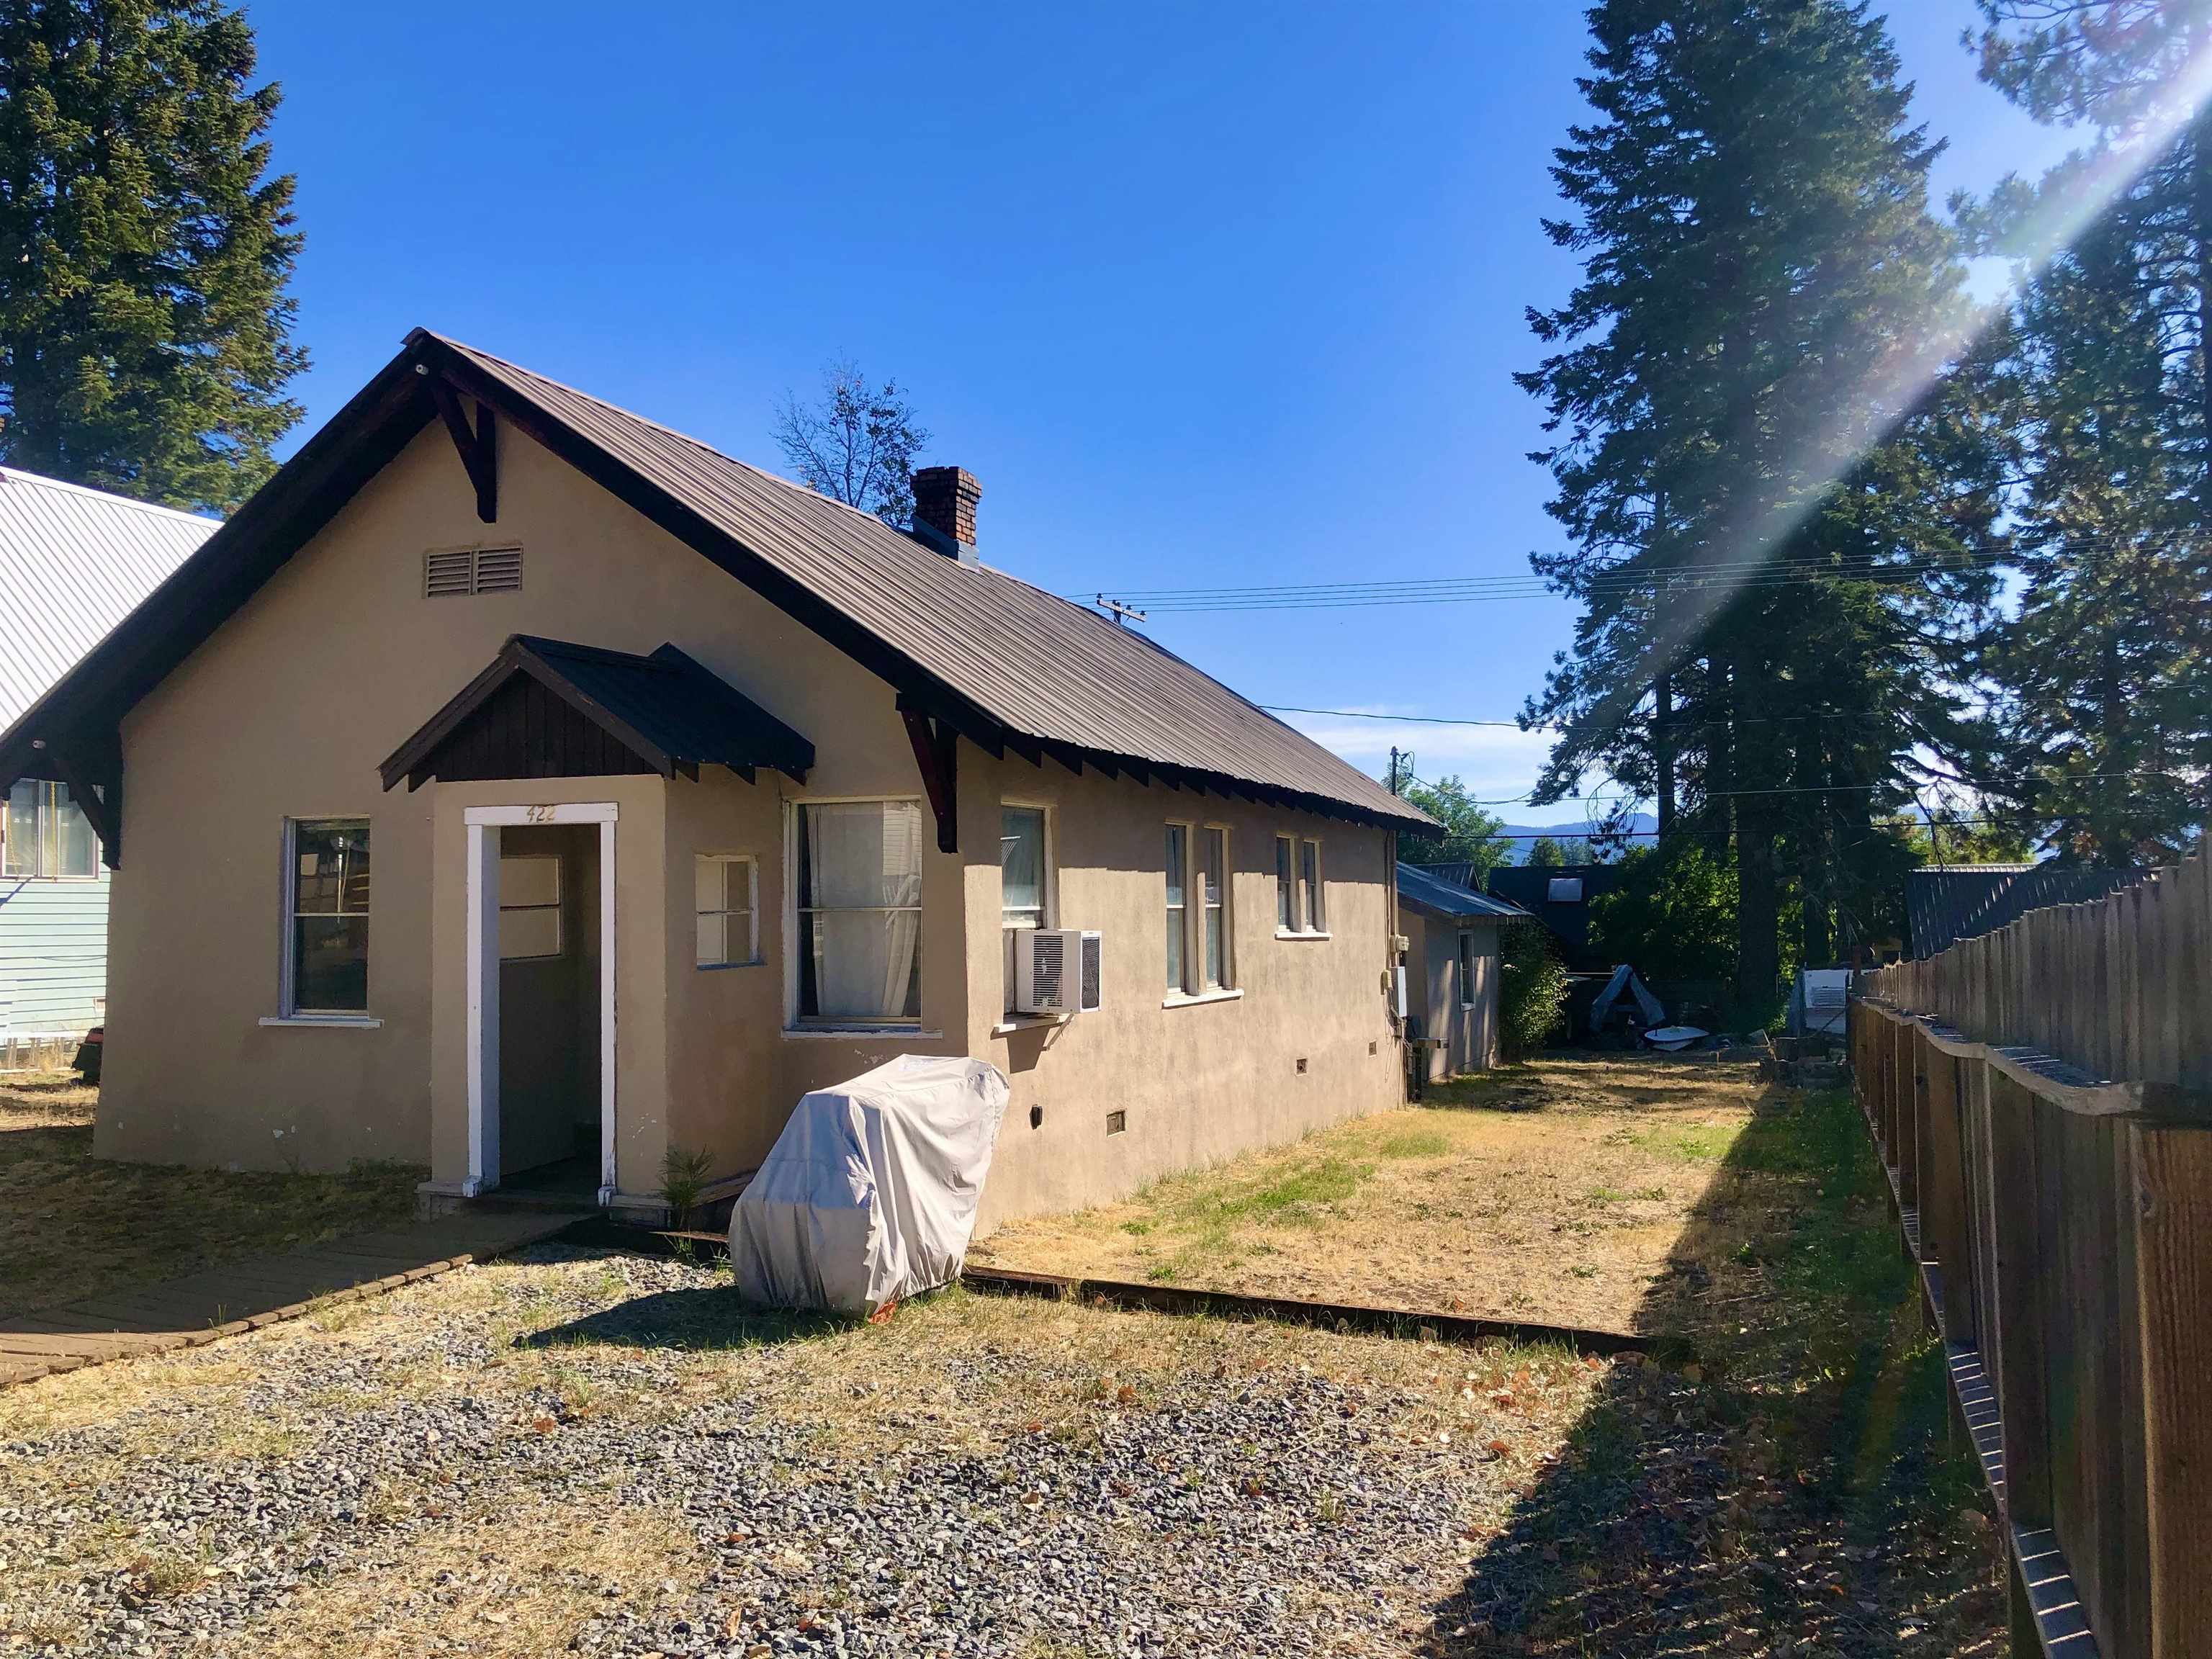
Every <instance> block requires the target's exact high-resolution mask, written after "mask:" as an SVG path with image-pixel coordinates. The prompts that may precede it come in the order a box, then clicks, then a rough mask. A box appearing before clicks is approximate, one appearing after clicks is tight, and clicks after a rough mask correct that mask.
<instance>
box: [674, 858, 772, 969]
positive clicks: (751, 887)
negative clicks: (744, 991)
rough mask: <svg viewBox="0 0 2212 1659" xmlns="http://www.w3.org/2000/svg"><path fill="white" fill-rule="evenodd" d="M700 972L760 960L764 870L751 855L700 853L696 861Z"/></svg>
mask: <svg viewBox="0 0 2212 1659" xmlns="http://www.w3.org/2000/svg"><path fill="white" fill-rule="evenodd" d="M691 891H692V911H693V918H692V919H693V921H694V923H695V924H696V929H697V933H698V941H699V966H701V967H702V968H735V967H738V966H740V965H742V964H744V963H752V962H758V961H759V960H760V866H759V865H758V864H757V863H756V862H755V861H754V860H753V858H752V855H751V854H748V853H701V854H697V855H696V857H695V858H693V860H691Z"/></svg>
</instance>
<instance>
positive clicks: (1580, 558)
mask: <svg viewBox="0 0 2212 1659" xmlns="http://www.w3.org/2000/svg"><path fill="white" fill-rule="evenodd" d="M1589 16H1590V23H1591V27H1592V32H1593V34H1594V36H1595V44H1594V46H1593V48H1592V50H1591V52H1590V55H1589V61H1590V64H1591V68H1592V73H1591V74H1590V75H1589V76H1586V77H1584V78H1583V80H1582V82H1580V85H1581V88H1582V89H1583V94H1584V95H1585V97H1586V98H1587V99H1588V100H1589V103H1590V105H1591V106H1592V108H1593V110H1594V112H1595V119H1594V120H1593V121H1592V122H1590V123H1589V124H1588V125H1580V126H1577V127H1576V128H1574V129H1573V130H1572V131H1571V134H1570V139H1569V143H1567V144H1566V145H1565V147H1564V148H1562V149H1560V150H1559V152H1558V164H1557V166H1556V167H1555V168H1554V169H1553V176H1554V178H1555V179H1557V181H1558V184H1559V190H1560V192H1561V194H1562V196H1563V197H1565V199H1566V200H1567V202H1568V203H1569V204H1571V207H1572V208H1573V210H1574V216H1573V217H1572V218H1571V219H1568V220H1565V221H1563V222H1557V223H1553V224H1551V225H1549V226H1547V228H1548V230H1549V231H1550V234H1551V235H1552V237H1553V240H1555V241H1556V242H1558V243H1559V245H1560V246H1564V247H1566V248H1569V249H1571V250H1572V251H1574V252H1577V253H1579V254H1581V255H1582V256H1583V280H1582V282H1581V283H1580V285H1579V286H1578V287H1577V289H1575V291H1574V292H1573V294H1572V295H1571V296H1570V298H1569V300H1568V301H1567V302H1566V304H1565V305H1564V306H1562V307H1559V308H1558V309H1556V310H1552V311H1546V312H1534V313H1531V322H1532V324H1533V325H1534V329H1535V332H1536V334H1537V337H1538V338H1539V339H1540V340H1541V342H1542V343H1545V344H1546V345H1547V346H1548V347H1552V348H1553V352H1552V355H1551V356H1547V358H1546V359H1545V360H1544V361H1543V362H1542V363H1541V365H1540V366H1539V367H1538V368H1536V369H1534V370H1533V371H1531V372H1529V373H1528V374H1524V375H1522V376H1521V377H1520V378H1521V382H1522V385H1523V386H1525V387H1526V388H1527V389H1528V391H1530V392H1533V393H1534V394H1535V395H1536V396H1538V397H1539V398H1541V399H1542V400H1543V402H1544V404H1545V407H1546V410H1547V416H1548V422H1547V429H1548V430H1550V431H1551V432H1552V433H1553V435H1554V441H1553V444H1552V446H1551V447H1549V448H1547V449H1545V450H1543V451H1541V452H1539V453H1537V454H1536V456H1535V457H1534V459H1537V460H1539V461H1541V463H1543V464H1544V465H1547V466H1548V467H1549V468H1550V469H1551V470H1552V472H1553V477H1554V478H1555V480H1556V482H1557V492H1556V494H1555V496H1554V498H1553V502H1552V503H1551V510H1552V513H1553V516H1554V517H1555V518H1556V519H1557V520H1558V521H1559V524H1560V525H1561V526H1563V527H1564V528H1565V531H1566V532H1567V534H1568V537H1569V538H1570V541H1571V546H1570V548H1569V549H1568V550H1566V551H1565V552H1563V553H1559V554H1557V555H1553V556H1540V557H1538V558H1537V559H1536V560H1535V561H1534V563H1535V568H1537V570H1538V571H1539V572H1540V573H1541V574H1544V575H1547V576H1548V577H1550V578H1551V579H1552V580H1553V581H1554V583H1555V584H1556V585H1557V586H1559V587H1560V588H1561V589H1562V590H1564V591H1565V592H1568V593H1569V594H1571V595H1572V596H1574V597H1576V598H1577V599H1579V600H1580V601H1581V603H1582V605H1583V614H1582V616H1581V617H1580V619H1579V621H1578V623H1577V632H1576V637H1575V641H1574V645H1573V647H1572V648H1571V651H1569V652H1567V653H1562V655H1561V658H1560V659H1559V664H1558V665H1557V667H1556V668H1555V670H1554V671H1553V673H1552V675H1551V676H1550V677H1549V679H1548V680H1547V685H1546V688H1545V690H1544V691H1543V692H1542V693H1541V695H1540V696H1536V697H1534V698H1532V699H1531V700H1530V702H1529V705H1528V710H1527V711H1526V712H1527V718H1528V720H1529V721H1530V723H1532V724H1533V723H1534V722H1536V721H1539V720H1559V721H1561V722H1563V723H1564V724H1565V732H1564V733H1563V735H1562V737H1561V738H1560V739H1559V742H1558V743H1557V744H1555V746H1554V748H1553V751H1552V754H1551V757H1550V758H1549V761H1548V763H1547V769H1546V771H1545V773H1544V775H1543V777H1542V779H1541V782H1540V786H1539V791H1538V794H1539V798H1540V799H1562V798H1565V797H1566V796H1568V795H1571V793H1574V792H1575V791H1576V790H1577V789H1578V788H1579V787H1580V785H1581V781H1582V780H1583V778H1584V777H1585V776H1586V775H1588V774H1589V773H1590V772H1592V771H1596V772H1599V773H1601V774H1603V775H1607V776H1610V777H1611V778H1613V779H1614V780H1615V781H1618V782H1620V784H1622V785H1624V786H1626V787H1627V788H1628V789H1629V790H1630V791H1631V792H1632V793H1635V794H1637V795H1638V796H1641V797H1643V798H1645V799H1657V800H1659V801H1660V803H1661V810H1662V816H1663V817H1666V818H1667V819H1668V829H1669V830H1673V829H1692V830H1696V831H1699V832H1701V833H1703V834H1705V835H1707V836H1711V835H1714V834H1715V833H1719V834H1723V835H1725V836H1728V837H1729V839H1730V840H1731V841H1732V843H1733V850H1734V858H1733V861H1732V862H1733V868H1734V872H1735V882H1736V885H1737V892H1736V902H1735V907H1734V908H1735V918H1736V927H1737V940H1736V954H1737V962H1736V978H1737V991H1738V995H1739V999H1740V1000H1741V1002H1743V1003H1744V1004H1745V1005H1747V1007H1756V1006H1759V1005H1760V1004H1763V1003H1764V1002H1765V1001H1766V1000H1769V999H1770V998H1771V996H1772V994H1773V987H1774V986H1775V983H1776V981H1777V977H1778V968H1779V955H1780V951H1781V940H1782V939H1783V937H1784V933H1785V932H1788V933H1791V934H1793V935H1796V934H1799V933H1803V934H1806V935H1810V936H1814V939H1817V940H1818V943H1817V945H1814V946H1813V948H1817V949H1820V951H1821V953H1822V954H1823V955H1825V954H1826V943H1827V941H1826V935H1827V933H1828V930H1829V927H1830V923H1831V919H1832V917H1833V916H1834V915H1836V914H1837V913H1838V908H1839V907H1844V908H1847V907H1846V906H1845V900H1846V897H1847V895H1846V894H1845V893H1844V891H1842V890H1841V889H1842V888H1843V886H1844V882H1843V880H1842V878H1841V877H1840V875H1839V874H1838V872H1841V871H1843V870H1844V868H1845V866H1847V864H1848V862H1849V857H1848V855H1850V854H1853V853H1854V852H1855V851H1856V849H1858V848H1860V847H1861V846H1862V844H1863V843H1864V842H1866V841H1867V840H1868V839H1869V837H1878V836H1880V835H1881V833H1882V831H1881V830H1880V829H1879V828H1878V827H1877V825H1876V823H1875V818H1876V817H1877V815H1878V814H1881V813H1882V812H1885V811H1887V810H1889V809H1890V808H1892V807H1893V806H1895V805H1899V803H1901V802H1902V801H1903V800H1905V799H1907V798H1909V794H1910V789H1911V785H1912V783H1913V782H1914V781H1916V772H1915V768H1916V766H1917V760H1916V756H1917V755H1918V754H1920V753H1923V752H1925V751H1926V750H1927V748H1928V747H1929V745H1931V744H1932V745H1933V746H1934V747H1935V748H1936V750H1937V751H1938V752H1941V751H1942V749H1943V748H1944V747H1945V746H1946V745H1950V744H1954V743H1956V742H1958V741H1960V739H1962V738H1963V736H1964V733H1965V724H1966V723H1965V721H1964V720H1963V717H1962V713H1961V708H1962V704H1961V702H1960V699H1959V698H1958V697H1957V696H1955V695H1954V693H1953V691H1952V690H1950V687H1951V685H1952V683H1953V681H1954V677H1955V672H1956V671H1957V670H1958V668H1959V667H1960V666H1961V665H1962V659H1960V651H1961V648H1962V646H1961V641H1963V639H1964V638H1965V636H1966V630H1964V629H1961V628H1960V625H1959V618H1960V616H1961V615H1962V614H1965V613H1970V612H1971V611H1972V610H1973V608H1974V607H1975V606H1977V605H1980V604H1983V603H1985V602H1986V600H1987V598H1988V595H1989V592H1990V582H1991V578H1990V574H1989V572H1988V570H1987V569H1986V568H1985V556H1986V554H1987V551H1988V546H1987V544H1988V541H1989V538H1990V534H1991V526H1992V524H1993V523H1994V520H1995V506H1996V499H1995V497H1996V488H1997V484H1998V482H1999V477H2000V466H1999V464H1998V449H1997V447H1993V445H1992V443H1991V436H1992V435H1991V431H1990V419H1989V415H1988V412H1987V410H1984V409H1983V408H1982V407H1981V405H1980V404H1978V402H1977V401H1976V398H1975V396H1974V391H1975V387H1976V386H1977V383H1978V376H1977V375H1975V374H1968V375H1965V376H1960V377H1946V376H1944V375H1942V374H1940V373H1939V371H1940V370H1941V369H1942V368H1944V367H1946V366H1947V358H1948V355H1950V354H1954V353H1955V352H1956V351H1957V349H1958V344H1959V342H1960V340H1962V339H1964V338H1966V337H1967V332H1968V331H1967V328H1966V325H1967V322H1968V320H1969V308H1968V307H1967V306H1966V302H1965V301H1964V300H1963V298H1962V283H1961V269H1960V264H1959V262H1958V259H1957V258H1956V254H1955V248H1954V240H1953V238H1952V237H1951V235H1950V234H1949V233H1948V231H1947V230H1946V229H1945V228H1943V227H1942V226H1941V225H1939V224H1938V223H1937V222H1936V221H1935V219H1934V218H1933V216H1931V215H1930V214H1929V210H1928V207H1927V193H1926V179H1927V173H1928V168H1929V164H1930V163H1931V162H1932V161H1933V160H1934V159H1935V157H1936V154H1937V153H1938V147H1937V146H1936V144H1934V143H1931V142H1930V141H1929V139H1928V137H1926V135H1925V133H1924V131H1922V130H1921V129H1918V128H1916V127H1911V126H1909V125H1906V118H1907V92H1906V89H1905V88H1904V87H1902V86H1901V85H1900V84H1899V81H1898V78H1897V76H1898V65H1897V60H1896V55H1895V52H1894V51H1893V48H1892V47H1891V46H1890V44H1889V42H1888V40H1887V36H1886V34H1885V33H1884V32H1883V29H1882V27H1881V24H1880V23H1879V22H1878V21H1870V20H1869V18H1868V16H1867V15H1866V8H1865V7H1864V6H1863V5H1858V6H1853V5H1848V4H1844V3H1842V0H1602V3H1600V4H1598V5H1596V6H1595V8H1594V9H1592V10H1591V12H1590V14H1589ZM1793 876H1794V880H1793ZM1793 886H1794V888H1795V890H1796V892H1795V897H1796V903H1797V907H1798V910H1799V912H1800V915H1798V916H1793V917H1791V918H1790V919H1789V920H1791V921H1798V922H1799V926H1798V927H1789V928H1785V926H1784V922H1785V918H1784V915H1783V914H1782V908H1783V903H1784V897H1785V896H1787V895H1788V894H1789V892H1790V890H1791V889H1792V888H1793ZM1814 922H1817V926H1814V925H1813V924H1814ZM1808 942H1809V941H1808Z"/></svg>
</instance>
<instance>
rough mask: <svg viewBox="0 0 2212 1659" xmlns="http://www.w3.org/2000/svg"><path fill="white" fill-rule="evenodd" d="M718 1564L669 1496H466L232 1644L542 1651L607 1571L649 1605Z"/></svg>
mask: <svg viewBox="0 0 2212 1659" xmlns="http://www.w3.org/2000/svg"><path fill="white" fill-rule="evenodd" d="M709 1565H711V1564H710V1563H709V1561H708V1559H707V1557H706V1554H705V1552H703V1551H702V1549H701V1548H700V1547H699V1542H698V1540H697V1539H696V1537H695V1536H693V1534H692V1533H691V1531H690V1528H688V1527H686V1526H685V1525H684V1523H683V1522H682V1520H681V1518H680V1517H678V1516H671V1515H669V1514H667V1513H666V1512H665V1511H662V1510H653V1509H647V1508H642V1507H640V1506H637V1505H634V1504H616V1503H605V1504H591V1505H589V1506H579V1505H578V1504H576V1503H575V1502H574V1500H573V1499H571V1500H568V1501H565V1502H551V1501H547V1500H544V1499H532V1500H526V1501H524V1502H521V1503H517V1502H515V1501H513V1498H507V1499H506V1500H504V1501H502V1502H500V1503H499V1504H495V1505H473V1506H470V1507H467V1508H465V1509H463V1510H459V1511H457V1512H456V1513H455V1514H453V1516H451V1517H450V1518H448V1519H447V1520H445V1521H442V1522H440V1523H439V1524H438V1525H437V1526H435V1528H428V1529H425V1530H423V1531H422V1532H419V1533H417V1534H415V1535H414V1536H412V1537H410V1538H409V1539H408V1540H407V1541H406V1543H405V1545H404V1547H403V1548H401V1549H399V1550H398V1551H395V1552H393V1553H391V1554H390V1555H388V1556H385V1557H383V1558H381V1559H377V1560H374V1561H373V1562H372V1563H371V1564H369V1565H367V1566H365V1567H362V1568H361V1569H359V1570H356V1571H349V1572H345V1573H343V1574H339V1575H337V1576H335V1577H331V1578H329V1579H326V1580H324V1581H323V1582H321V1583H312V1584H310V1585H309V1586H308V1587H307V1588H306V1589H303V1590H302V1591H301V1593H300V1594H299V1595H297V1596H296V1597H295V1598H294V1600H293V1601H292V1603H291V1605H290V1606H289V1607H288V1608H286V1610H285V1613H284V1616H283V1618H282V1619H280V1620H266V1621H259V1622H257V1623H256V1624H254V1625H252V1626H249V1627H248V1628H247V1629H246V1631H245V1632H242V1633H241V1634H240V1636H239V1637H237V1638H232V1644H231V1645H229V1646H228V1647H227V1648H226V1649H225V1651H226V1652H228V1653H232V1654H236V1655H238V1656H240V1659H252V1656H257V1655H267V1656H269V1659H292V1656H295V1655H309V1656H313V1655H325V1654H326V1655H331V1656H344V1659H354V1656H360V1659H415V1656H416V1655H419V1654H424V1653H435V1652H440V1651H457V1652H462V1653H467V1654H470V1655H473V1656H478V1659H508V1656H532V1659H534V1656H538V1655H542V1654H548V1653H557V1652H560V1651H561V1650H563V1649H564V1648H566V1647H567V1646H568V1640H569V1638H570V1637H571V1636H572V1635H573V1634H574V1632H575V1630H576V1627H577V1626H579V1625H580V1624H581V1623H583V1621H584V1620H585V1619H586V1618H587V1617H588V1616H589V1615H590V1614H591V1613H592V1611H594V1610H595V1609H598V1608H602V1607H604V1606H605V1600H604V1591H605V1586H606V1585H609V1584H616V1585H619V1586H620V1587H621V1591H622V1602H621V1605H622V1606H623V1607H624V1608H625V1609H627V1610H629V1611H632V1612H635V1613H639V1614H640V1615H641V1617H644V1618H647V1619H652V1618H653V1617H655V1615H656V1607H657V1604H658V1603H659V1600H660V1598H661V1596H662V1594H663V1592H661V1591H660V1589H659V1585H660V1584H661V1583H664V1582H666V1581H671V1580H673V1581H675V1582H678V1583H682V1584H690V1583H696V1581H697V1580H698V1579H699V1577H702V1574H703V1573H704V1572H705V1571H707V1569H708V1566H709ZM668 1599H669V1600H670V1601H673V1600H674V1599H675V1598H674V1597H672V1596H671V1597H669V1598H668Z"/></svg>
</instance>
